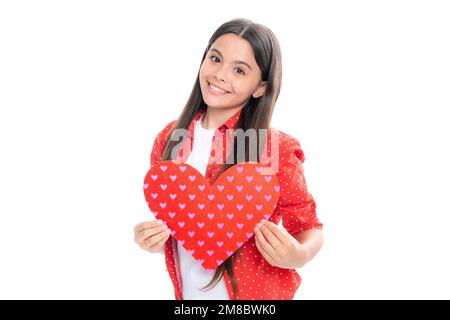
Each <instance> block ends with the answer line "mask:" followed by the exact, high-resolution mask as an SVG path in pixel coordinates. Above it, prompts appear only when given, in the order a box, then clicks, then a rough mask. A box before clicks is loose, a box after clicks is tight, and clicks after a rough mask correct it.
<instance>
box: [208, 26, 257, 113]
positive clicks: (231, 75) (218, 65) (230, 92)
mask: <svg viewBox="0 0 450 320" xmlns="http://www.w3.org/2000/svg"><path fill="white" fill-rule="evenodd" d="M199 81H200V88H201V90H202V95H203V100H204V101H205V103H206V104H207V105H208V107H212V108H223V109H224V108H235V107H243V106H244V105H245V103H246V102H247V101H248V99H249V98H250V96H252V95H253V97H254V98H258V97H260V96H262V95H263V94H264V92H265V88H266V82H262V81H261V70H260V69H259V67H258V65H257V64H256V61H255V58H254V54H253V49H252V47H251V46H250V44H249V43H248V42H247V40H244V39H242V38H240V37H239V36H237V35H235V34H234V33H227V34H224V35H222V36H220V37H219V38H217V39H216V41H214V42H213V43H212V45H211V47H210V49H209V51H208V53H207V54H206V57H205V60H204V61H203V63H202V65H201V68H200V75H199ZM210 84H212V85H213V86H214V85H215V86H216V87H218V88H220V89H222V90H214V88H211V87H210Z"/></svg>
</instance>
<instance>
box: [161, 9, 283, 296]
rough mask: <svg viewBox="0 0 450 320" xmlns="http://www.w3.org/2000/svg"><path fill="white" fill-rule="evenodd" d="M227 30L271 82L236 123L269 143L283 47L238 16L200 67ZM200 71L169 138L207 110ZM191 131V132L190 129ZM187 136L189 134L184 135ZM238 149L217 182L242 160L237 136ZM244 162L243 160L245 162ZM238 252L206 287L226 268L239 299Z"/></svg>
mask: <svg viewBox="0 0 450 320" xmlns="http://www.w3.org/2000/svg"><path fill="white" fill-rule="evenodd" d="M226 33H234V34H236V35H238V36H240V37H241V38H242V39H245V40H247V41H248V42H249V44H250V45H251V47H252V49H253V52H254V56H255V60H256V62H257V64H258V67H259V68H260V70H261V81H267V87H266V91H265V93H264V95H262V96H261V97H258V98H254V97H253V96H252V95H251V96H250V97H249V100H248V101H247V103H246V104H245V106H244V107H243V109H242V111H241V113H240V115H239V119H238V121H237V124H236V128H235V130H238V129H242V130H243V131H244V132H245V131H246V130H247V129H250V128H252V129H255V131H254V132H256V135H257V139H258V140H257V141H258V145H259V144H260V143H261V141H263V143H265V141H266V140H265V136H264V137H262V136H261V132H266V131H265V130H261V132H260V130H259V129H267V130H269V128H270V120H271V118H272V112H273V108H274V106H275V102H276V100H277V98H278V95H279V93H280V89H281V50H280V46H279V43H278V40H277V38H276V37H275V35H274V34H273V32H272V31H271V30H270V29H268V28H267V27H266V26H264V25H261V24H258V23H253V22H252V21H250V20H248V19H243V18H238V19H233V20H230V21H228V22H225V23H224V24H222V25H221V26H220V27H219V28H218V29H217V30H216V31H215V32H214V34H213V35H212V37H211V38H210V40H209V42H208V45H207V47H206V49H205V52H204V54H203V57H202V61H201V63H200V67H201V65H202V63H203V61H204V59H205V57H206V55H207V53H208V51H209V48H210V46H211V45H212V44H213V43H214V41H215V40H216V39H217V38H219V37H220V36H222V35H224V34H226ZM199 75H200V70H199V73H198V76H197V79H196V81H195V83H194V87H193V89H192V92H191V94H190V96H189V99H188V101H187V103H186V105H185V106H184V108H183V110H182V111H181V114H180V115H179V117H178V119H177V121H176V122H175V125H174V126H173V128H172V130H171V132H170V133H169V137H171V135H172V132H173V131H174V130H176V129H185V130H186V131H187V129H188V128H189V125H190V123H191V122H192V120H193V119H194V117H195V115H197V113H198V112H199V111H201V110H206V108H207V105H206V104H205V102H204V101H203V96H202V93H201V89H200V82H199ZM186 133H187V132H186ZM182 138H183V139H184V138H185V137H182ZM233 141H234V142H233V143H234V148H233V150H234V152H233V153H230V157H231V158H230V159H228V160H227V161H226V163H225V164H224V165H223V166H222V167H221V170H219V172H218V174H217V175H216V176H215V177H214V178H213V180H214V181H215V180H216V179H217V178H218V177H219V175H220V174H221V173H223V172H224V171H226V170H227V169H228V168H230V167H231V166H233V165H235V164H236V163H238V159H237V158H238V157H237V156H236V153H237V149H238V148H237V138H236V136H235V137H234V140H233ZM181 145H182V144H180V143H179V141H175V140H172V139H168V142H167V143H166V145H165V148H164V151H163V156H162V159H161V160H174V159H171V155H172V154H178V151H179V149H178V150H175V151H174V152H172V150H173V149H174V147H177V148H178V147H180V148H181ZM260 151H261V149H258V151H257V161H259V160H260ZM244 161H250V160H249V145H248V141H247V139H245V159H244ZM241 162H242V161H241ZM236 255H239V256H240V255H241V253H240V250H239V249H238V250H237V251H236V252H235V253H234V254H233V255H231V256H230V257H228V259H226V260H225V261H224V262H223V263H222V264H221V265H220V266H219V267H218V268H217V269H216V271H215V274H214V276H213V279H212V280H211V282H210V283H209V284H208V285H206V286H205V287H204V288H202V289H205V288H209V287H210V288H212V287H214V286H215V285H216V284H217V283H218V282H219V281H220V279H221V278H222V276H223V274H224V272H225V270H226V271H227V273H228V275H229V277H230V280H231V283H232V286H233V294H234V297H235V299H236V298H237V295H238V288H237V284H236V279H235V275H234V271H233V266H234V261H235V259H236Z"/></svg>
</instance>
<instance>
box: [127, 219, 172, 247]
mask: <svg viewBox="0 0 450 320" xmlns="http://www.w3.org/2000/svg"><path fill="white" fill-rule="evenodd" d="M169 236H170V229H169V228H168V227H167V225H166V224H164V223H163V222H162V220H153V221H144V222H141V223H139V224H137V225H136V226H135V227H134V241H135V242H136V243H137V244H138V245H139V246H140V247H141V248H142V249H144V250H147V251H150V252H151V253H156V252H159V253H162V252H163V250H164V248H165V244H166V241H167V239H169Z"/></svg>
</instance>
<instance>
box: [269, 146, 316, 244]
mask: <svg viewBox="0 0 450 320" xmlns="http://www.w3.org/2000/svg"><path fill="white" fill-rule="evenodd" d="M304 160H305V157H304V154H303V150H302V148H301V146H300V143H299V141H298V140H297V139H295V138H293V137H291V138H290V139H288V141H287V142H286V145H285V147H284V148H283V149H280V162H279V163H280V168H279V172H278V180H279V183H280V198H279V200H278V203H277V208H276V210H278V212H279V214H280V215H281V217H282V223H283V227H284V228H285V229H286V230H287V231H288V232H289V233H290V234H291V235H293V236H295V235H297V234H299V233H300V232H302V231H305V230H307V229H311V228H316V229H322V223H321V222H320V220H319V219H318V217H317V214H316V202H315V200H314V198H313V196H312V195H311V194H310V193H309V192H308V188H307V186H306V181H305V176H304V173H303V162H304Z"/></svg>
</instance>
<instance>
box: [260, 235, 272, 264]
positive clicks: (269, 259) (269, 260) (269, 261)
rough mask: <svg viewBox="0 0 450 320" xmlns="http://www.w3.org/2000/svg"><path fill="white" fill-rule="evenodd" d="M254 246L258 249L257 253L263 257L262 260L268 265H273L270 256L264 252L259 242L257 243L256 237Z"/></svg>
mask: <svg viewBox="0 0 450 320" xmlns="http://www.w3.org/2000/svg"><path fill="white" fill-rule="evenodd" d="M255 244H256V248H258V250H259V252H260V253H261V255H262V256H263V257H264V259H266V261H267V262H268V263H270V264H271V265H274V263H273V260H272V258H271V257H270V255H269V254H268V253H267V252H266V251H265V250H264V248H263V247H262V246H261V242H260V241H259V239H258V237H256V238H255Z"/></svg>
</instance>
